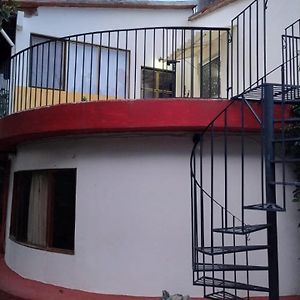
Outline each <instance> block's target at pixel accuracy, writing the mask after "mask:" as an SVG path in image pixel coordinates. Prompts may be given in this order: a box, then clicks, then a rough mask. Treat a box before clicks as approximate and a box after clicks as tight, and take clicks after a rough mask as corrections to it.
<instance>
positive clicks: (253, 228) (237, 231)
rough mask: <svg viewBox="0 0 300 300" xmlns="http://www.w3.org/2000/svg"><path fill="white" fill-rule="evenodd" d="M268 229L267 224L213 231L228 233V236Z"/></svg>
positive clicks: (215, 230)
mask: <svg viewBox="0 0 300 300" xmlns="http://www.w3.org/2000/svg"><path fill="white" fill-rule="evenodd" d="M267 227H268V225H267V224H259V225H244V226H236V227H228V228H215V229H213V231H214V232H221V233H228V234H248V233H251V232H255V231H258V230H262V229H266V228H267Z"/></svg>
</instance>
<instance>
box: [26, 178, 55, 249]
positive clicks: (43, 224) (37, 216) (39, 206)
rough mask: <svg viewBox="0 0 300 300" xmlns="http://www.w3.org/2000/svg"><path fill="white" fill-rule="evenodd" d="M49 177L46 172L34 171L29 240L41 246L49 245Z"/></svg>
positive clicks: (28, 230)
mask: <svg viewBox="0 0 300 300" xmlns="http://www.w3.org/2000/svg"><path fill="white" fill-rule="evenodd" d="M48 177H49V176H48V175H47V174H46V173H44V174H43V173H33V174H32V179H31V187H30V195H29V208H28V227H27V241H28V242H29V243H32V244H34V245H39V246H47V243H46V242H47V206H48V195H49V189H50V186H49V178H48Z"/></svg>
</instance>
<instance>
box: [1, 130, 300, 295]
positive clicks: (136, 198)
mask: <svg viewBox="0 0 300 300" xmlns="http://www.w3.org/2000/svg"><path fill="white" fill-rule="evenodd" d="M247 143H248V144H247V154H248V155H249V156H248V158H247V160H246V166H247V168H249V169H247V170H248V173H247V178H252V180H253V183H254V186H253V188H252V189H250V190H247V199H248V200H249V199H250V200H251V201H256V199H253V198H254V197H255V196H256V194H255V193H257V191H256V188H255V184H257V183H256V182H257V178H256V177H255V176H256V172H257V170H258V169H259V165H260V160H259V158H258V156H257V155H258V153H259V151H257V150H258V148H257V142H256V141H255V140H254V139H250V140H249V141H248V142H247ZM230 145H231V146H230V147H231V154H230V156H229V160H230V162H231V164H230V166H231V167H230V171H231V172H230V174H231V176H230V180H231V189H232V195H235V196H234V197H233V198H232V199H231V201H233V203H234V202H235V203H238V201H240V193H239V192H237V190H236V189H237V188H238V185H239V180H240V175H239V174H240V173H239V170H240V165H239V163H238V161H239V158H238V157H237V156H236V154H235V153H236V150H235V149H239V147H238V144H237V140H236V139H232V141H231V142H230ZM191 146H192V141H191V136H190V135H181V136H168V135H165V136H150V135H148V136H139V137H138V136H135V137H134V136H119V137H118V136H110V137H109V136H107V137H101V136H98V137H97V136H95V137H89V138H87V137H85V138H84V137H81V138H71V137H70V138H64V139H49V140H44V141H40V142H35V143H29V144H26V145H23V146H20V147H19V148H18V151H17V154H16V156H15V158H14V159H13V161H12V173H11V174H12V175H11V181H10V183H11V184H10V191H9V205H8V222H7V224H8V225H7V234H6V252H5V253H6V254H5V260H6V262H7V264H8V266H9V267H10V268H12V269H13V270H14V271H16V272H17V273H19V274H20V275H22V276H24V277H26V278H30V279H34V280H39V281H42V282H47V283H52V284H56V285H60V286H65V287H69V288H75V289H81V290H88V291H94V292H99V293H109V294H129V295H144V296H147V295H148V296H158V295H160V293H161V290H163V289H166V290H169V291H170V292H172V293H173V292H174V293H176V292H179V293H184V294H190V295H193V296H200V295H202V289H201V287H193V286H192V267H191V219H190V178H189V172H190V170H189V155H190V151H191ZM217 149H218V148H217ZM221 152H222V151H221V150H220V153H221ZM218 153H219V152H218V151H216V155H217V157H216V162H218V161H219V162H220V161H221V160H222V158H221V157H220V158H218V155H219V154H218ZM222 167H223V165H222V166H221V168H222ZM47 168H77V186H76V228H75V254H74V255H65V254H58V253H52V252H46V251H41V250H36V249H31V248H28V247H24V246H22V245H19V244H16V243H15V242H13V241H11V240H10V239H9V238H8V236H9V224H10V213H11V198H12V186H13V184H12V183H13V182H12V180H13V172H14V171H18V170H32V169H47ZM216 168H217V169H218V165H216ZM208 174H209V173H208ZM215 174H216V176H217V177H216V178H218V177H219V176H221V175H220V174H221V171H220V172H217V170H216V173H215ZM208 176H209V175H208ZM219 195H222V191H221V190H219V191H217V192H216V193H215V197H216V199H218V197H219ZM251 203H253V202H251ZM287 205H288V211H287V212H286V213H282V214H278V219H279V260H280V289H281V294H282V295H287V294H289V295H291V294H300V287H299V282H298V278H299V270H300V260H299V252H300V242H299V241H300V238H299V229H298V228H297V221H298V220H299V213H298V212H297V211H296V209H295V204H293V203H291V201H288V202H287ZM236 212H237V213H238V209H236ZM262 215H263V212H261V213H257V212H255V213H253V212H252V213H251V212H250V213H249V215H247V218H248V220H247V221H248V222H249V223H255V222H257V223H260V222H264V221H263V220H264V218H263V217H262ZM263 237H264V233H263V232H262V233H257V234H253V235H251V240H250V242H249V243H250V244H255V243H259V242H260V243H264V242H265V241H264V240H263ZM251 259H253V261H254V263H255V264H259V263H261V264H264V263H265V261H264V259H265V258H264V256H262V257H261V256H257V255H256V254H251ZM250 278H252V279H253V280H254V282H255V283H256V284H260V285H262V284H263V283H265V282H264V280H265V276H264V275H262V274H261V273H260V272H256V273H254V276H253V275H252V276H251V277H250Z"/></svg>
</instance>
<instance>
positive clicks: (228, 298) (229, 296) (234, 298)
mask: <svg viewBox="0 0 300 300" xmlns="http://www.w3.org/2000/svg"><path fill="white" fill-rule="evenodd" d="M204 297H205V298H207V299H225V300H231V299H232V300H242V299H243V298H240V297H238V296H235V295H233V294H230V293H228V292H224V291H220V292H216V293H212V294H209V295H205V296H204Z"/></svg>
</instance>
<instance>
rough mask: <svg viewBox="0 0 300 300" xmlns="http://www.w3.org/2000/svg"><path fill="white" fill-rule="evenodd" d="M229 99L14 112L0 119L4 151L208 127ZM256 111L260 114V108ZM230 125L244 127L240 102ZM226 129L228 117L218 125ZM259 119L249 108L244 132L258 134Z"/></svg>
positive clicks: (103, 103)
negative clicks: (97, 136) (50, 141)
mask: <svg viewBox="0 0 300 300" xmlns="http://www.w3.org/2000/svg"><path fill="white" fill-rule="evenodd" d="M229 103H230V102H229V100H210V99H209V100H208V99H205V100H203V99H193V100H187V99H179V100H178V99H176V100H146V99H145V100H134V101H124V100H123V101H122V100H117V101H98V102H88V103H76V104H61V105H56V106H51V107H44V108H39V109H34V110H30V111H24V112H19V113H15V114H12V115H10V116H7V117H4V118H2V119H0V150H1V151H6V150H12V149H13V148H14V147H15V146H16V145H17V144H18V143H21V142H24V141H27V140H33V139H38V138H44V137H50V136H63V135H69V134H72V135H73V134H85V133H101V132H157V131H168V132H170V131H192V132H197V131H199V130H201V129H203V128H204V127H206V126H207V125H208V124H209V123H210V122H211V121H212V119H213V118H215V116H216V115H217V114H218V113H219V112H221V111H222V110H223V109H224V108H225V107H226V106H227V105H228V104H229ZM252 107H253V109H254V110H255V111H257V113H258V114H260V111H261V109H260V104H259V103H254V104H253V105H252ZM227 117H228V126H229V127H230V129H231V130H236V129H239V128H240V126H241V125H240V124H241V103H240V102H235V103H233V104H232V105H231V106H230V109H229V110H228V115H227ZM215 126H216V127H217V129H220V130H221V129H222V128H223V126H224V119H223V118H219V119H218V121H217V122H216V123H215ZM258 128H259V124H258V122H257V120H256V119H255V118H254V116H253V114H252V113H251V112H250V110H249V109H248V108H247V107H245V129H246V130H248V131H256V130H258Z"/></svg>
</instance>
